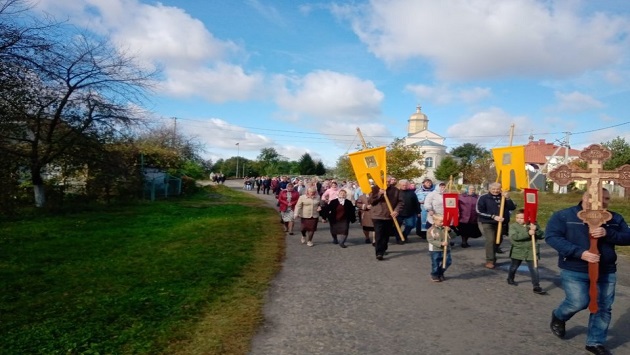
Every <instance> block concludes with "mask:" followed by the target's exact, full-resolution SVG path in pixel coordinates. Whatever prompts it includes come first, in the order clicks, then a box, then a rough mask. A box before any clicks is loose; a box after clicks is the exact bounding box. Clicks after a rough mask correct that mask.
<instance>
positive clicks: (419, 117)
mask: <svg viewBox="0 0 630 355" xmlns="http://www.w3.org/2000/svg"><path fill="white" fill-rule="evenodd" d="M428 126H429V117H427V115H425V114H424V113H422V107H420V105H418V106H416V112H415V113H413V114H411V116H409V126H408V128H407V135H409V136H411V135H414V134H416V133H418V132H422V131H424V130H426V129H428Z"/></svg>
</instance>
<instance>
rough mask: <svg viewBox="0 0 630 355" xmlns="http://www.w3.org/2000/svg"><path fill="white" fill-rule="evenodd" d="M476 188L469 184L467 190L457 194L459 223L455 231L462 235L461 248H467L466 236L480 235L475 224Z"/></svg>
mask: <svg viewBox="0 0 630 355" xmlns="http://www.w3.org/2000/svg"><path fill="white" fill-rule="evenodd" d="M478 199H479V195H477V189H476V188H475V187H474V186H473V185H469V186H468V189H467V191H465V192H464V193H462V194H460V195H459V225H458V226H457V232H458V234H459V235H461V236H462V248H468V247H469V246H470V245H469V244H468V238H479V237H481V231H480V230H479V225H478V224H477V200H478Z"/></svg>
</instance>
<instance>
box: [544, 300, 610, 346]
mask: <svg viewBox="0 0 630 355" xmlns="http://www.w3.org/2000/svg"><path fill="white" fill-rule="evenodd" d="M565 324H566V322H564V321H562V320H560V319H558V318H557V317H556V315H555V314H553V311H552V312H551V324H549V327H550V328H551V332H552V333H553V335H555V336H557V337H558V338H560V339H564V336H565V335H566V334H567V331H566V329H565ZM592 348H596V346H592ZM586 350H588V349H586ZM589 351H590V350H589ZM604 354H605V353H604Z"/></svg>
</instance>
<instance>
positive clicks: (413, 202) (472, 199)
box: [252, 176, 630, 355]
mask: <svg viewBox="0 0 630 355" xmlns="http://www.w3.org/2000/svg"><path fill="white" fill-rule="evenodd" d="M265 179H268V180H269V181H270V182H269V185H270V186H273V188H272V189H271V190H272V191H273V192H274V194H275V195H276V198H277V199H278V208H279V212H280V213H281V220H282V223H283V224H284V225H285V231H286V232H287V233H288V234H289V235H293V234H294V233H293V228H294V224H295V223H296V222H299V225H300V227H299V228H300V229H299V230H300V232H301V238H300V239H299V242H300V243H302V244H306V245H307V246H309V247H313V246H315V245H316V244H317V243H319V244H322V243H333V244H338V245H339V246H341V248H347V247H349V246H355V245H358V244H356V243H352V240H351V239H352V238H351V237H352V236H350V234H351V229H350V225H351V224H353V223H356V222H357V221H358V222H359V223H360V228H361V230H362V233H361V234H362V235H361V237H363V238H362V239H363V240H364V241H365V244H371V245H372V246H373V250H374V251H373V252H374V254H373V255H375V256H376V259H377V260H378V261H381V260H384V259H385V258H386V255H387V254H388V252H387V251H388V245H389V241H390V238H391V237H395V239H396V241H397V242H398V243H399V244H403V243H404V242H405V241H406V242H409V241H410V239H412V238H411V231H412V230H413V229H416V234H417V236H419V238H418V239H419V240H418V239H416V240H415V241H416V242H417V241H423V244H426V250H427V251H428V253H429V256H430V260H431V265H430V266H427V274H428V275H429V280H431V281H433V282H438V283H439V282H443V281H446V277H445V272H446V271H447V269H448V268H449V266H451V265H452V263H456V262H457V261H456V260H453V259H452V258H453V257H452V254H451V249H452V248H454V247H455V246H456V243H454V242H453V240H454V239H455V238H461V243H460V246H461V248H462V249H463V250H462V252H465V251H464V250H465V249H467V248H470V247H471V245H470V240H472V239H476V238H479V237H483V239H484V249H485V260H480V265H482V266H484V267H485V268H487V269H495V267H496V265H497V254H502V253H503V250H502V249H501V244H502V242H503V239H504V238H505V239H508V238H509V240H510V249H509V254H508V256H509V266H508V267H507V275H506V279H507V284H508V285H509V286H517V285H518V282H517V278H516V272H517V270H518V268H519V266H520V265H521V263H522V262H523V261H525V263H526V264H527V268H528V270H529V276H530V278H529V281H530V282H531V284H532V290H533V293H534V294H537V295H545V294H546V293H547V292H546V291H545V289H544V285H541V284H540V277H539V273H538V261H539V259H540V253H539V249H538V246H537V244H538V242H539V241H541V240H546V241H547V243H548V244H549V245H550V246H551V247H552V248H554V249H556V250H557V251H558V260H559V261H558V265H559V267H560V268H561V275H560V276H561V279H562V282H563V288H564V292H565V293H566V299H565V300H564V301H563V302H562V303H561V304H560V305H559V306H558V307H557V308H556V309H555V310H554V311H553V312H551V322H550V329H551V332H552V333H553V334H554V335H556V336H557V337H559V338H561V339H563V338H564V337H565V334H566V330H565V325H566V322H567V321H569V320H570V319H571V318H572V316H573V315H574V314H576V313H577V312H579V311H581V310H583V309H585V308H586V307H587V306H588V305H589V274H588V272H587V271H586V270H587V269H588V265H589V264H592V263H599V265H600V275H601V277H600V279H599V281H598V283H597V289H598V291H599V293H598V294H597V295H598V296H597V297H598V299H597V304H598V305H599V310H598V311H597V312H595V313H592V314H591V315H590V318H589V322H588V328H587V344H586V350H587V351H589V352H591V353H594V354H604V355H606V354H611V352H610V351H609V350H608V349H607V348H606V347H605V345H604V344H605V340H606V336H607V335H606V334H607V330H608V326H609V324H610V319H611V306H612V303H613V301H614V290H615V283H616V268H615V261H616V254H615V251H614V245H630V228H628V225H627V224H626V222H625V221H624V219H623V217H622V216H621V215H619V214H615V213H613V218H612V219H611V221H610V222H609V223H606V224H603V225H602V226H601V227H599V228H597V229H594V230H591V231H590V235H591V236H592V237H593V238H597V239H598V240H599V246H600V249H599V250H600V254H593V253H591V252H589V250H588V245H587V243H588V239H589V238H588V236H589V227H588V226H586V225H585V224H584V223H582V222H579V223H576V222H575V221H576V220H577V221H579V219H578V218H577V213H578V212H579V211H581V210H582V204H583V203H584V201H586V200H587V197H586V196H588V193H587V194H585V197H584V200H583V201H579V203H578V204H577V206H576V207H569V208H567V209H565V210H562V211H558V212H556V213H555V214H554V215H553V216H552V217H551V219H550V220H549V222H548V223H547V228H546V230H545V231H544V230H543V229H541V228H540V226H539V225H538V223H536V222H532V221H528V220H526V216H525V215H526V214H527V212H526V211H525V210H524V209H522V208H521V209H519V210H517V207H518V204H517V203H516V202H515V201H513V200H511V198H510V195H509V192H508V191H506V190H504V189H503V188H502V186H501V184H500V183H490V184H489V185H488V187H487V191H486V193H484V194H480V195H478V194H477V188H476V187H475V186H472V185H470V186H466V188H465V189H464V190H463V191H462V192H461V193H460V194H459V195H458V197H457V200H458V203H457V208H458V214H457V221H458V223H452V221H450V222H448V223H446V221H445V218H444V214H445V210H444V196H443V195H444V193H445V191H446V184H445V183H438V184H437V185H434V183H433V181H431V180H430V179H425V180H424V181H423V182H422V183H421V184H418V186H417V187H416V186H415V185H414V184H413V183H411V182H410V181H408V180H401V181H397V180H396V178H394V177H393V176H388V177H387V179H386V184H387V186H386V188H384V189H383V188H379V187H378V186H376V185H374V184H372V185H371V190H370V191H367V192H363V191H361V189H360V188H359V187H358V186H357V184H356V182H353V181H337V180H335V179H324V180H319V179H318V178H294V179H290V178H289V177H288V176H279V177H272V178H267V177H265ZM258 180H259V178H255V179H252V181H254V186H257V181H258ZM260 186H261V189H263V186H264V185H263V183H262V179H261V183H260ZM296 186H299V188H296ZM434 186H437V187H438V188H437V189H436V188H434ZM256 190H258V189H257V188H256ZM263 191H264V190H263ZM257 192H258V191H257ZM263 193H264V192H263ZM602 194H603V196H604V197H603V201H604V208H607V207H608V202H609V200H610V194H609V193H608V191H606V190H602ZM412 195H413V196H412ZM388 204H389V206H388ZM425 213H426V216H425V215H423V214H425ZM510 217H512V219H513V220H514V222H513V223H512V224H509V221H510ZM320 221H325V222H326V223H327V224H328V226H327V227H328V228H326V229H328V231H329V233H330V236H331V237H329V238H317V235H316V232H317V230H318V228H317V227H318V223H319V222H320ZM397 222H398V223H397ZM449 224H450V225H449ZM453 224H454V225H453ZM354 237H358V236H354ZM413 238H417V237H413ZM317 239H319V240H317ZM361 244H363V243H361ZM423 248H424V247H423Z"/></svg>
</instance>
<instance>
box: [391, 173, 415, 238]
mask: <svg viewBox="0 0 630 355" xmlns="http://www.w3.org/2000/svg"><path fill="white" fill-rule="evenodd" d="M409 185H410V184H409V180H400V182H399V183H398V187H399V189H400V193H401V196H402V200H403V205H404V206H405V207H404V208H403V209H402V210H401V211H400V215H399V216H398V223H399V224H400V225H401V227H403V226H404V229H403V231H402V234H403V237H405V240H408V238H409V233H410V232H411V230H412V229H414V228H416V223H417V221H418V218H419V217H420V216H421V214H420V202H419V201H418V196H416V192H415V189H414V190H411V189H410V188H409ZM396 243H397V244H405V242H404V241H403V240H401V239H400V236H399V235H398V231H396Z"/></svg>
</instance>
